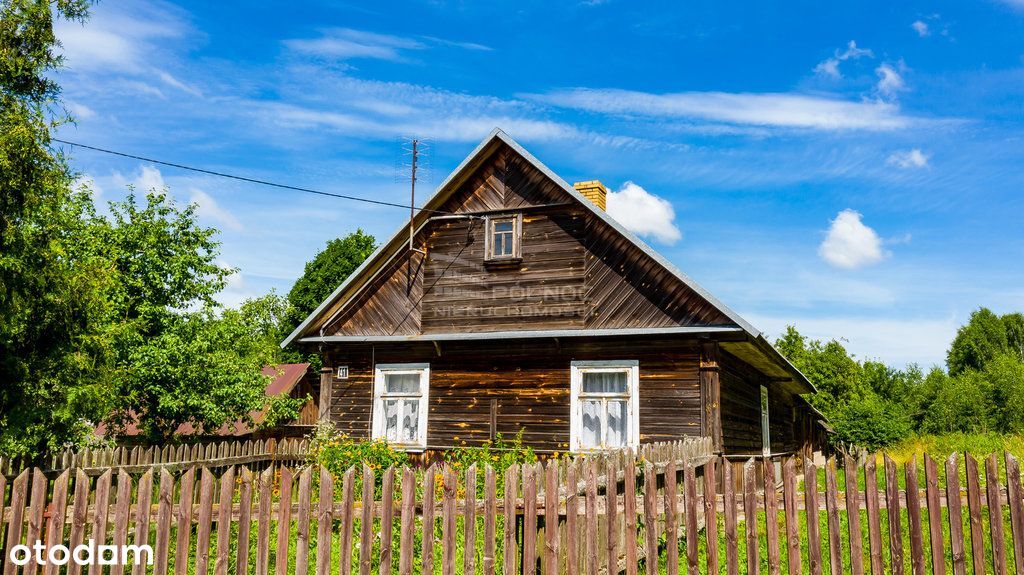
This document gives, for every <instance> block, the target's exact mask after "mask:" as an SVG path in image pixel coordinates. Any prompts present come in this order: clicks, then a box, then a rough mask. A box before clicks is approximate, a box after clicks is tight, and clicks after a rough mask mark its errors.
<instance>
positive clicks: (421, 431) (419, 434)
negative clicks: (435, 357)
mask: <svg viewBox="0 0 1024 575" xmlns="http://www.w3.org/2000/svg"><path fill="white" fill-rule="evenodd" d="M388 373H395V374H401V373H415V374H419V376H420V393H419V394H418V396H419V403H420V405H419V410H418V411H417V413H418V414H419V421H418V422H417V426H416V440H415V441H414V442H413V443H392V445H394V446H395V447H398V448H402V449H405V450H407V451H417V450H419V451H422V450H424V449H426V447H427V409H428V406H429V400H430V364H429V363H378V364H377V365H376V366H375V367H374V377H373V425H372V437H373V439H386V438H387V434H386V430H385V428H384V426H385V425H386V423H387V418H386V417H385V416H384V401H385V400H387V399H392V398H398V397H401V398H406V399H408V398H410V397H416V396H417V394H406V393H403V394H394V393H386V392H385V386H384V380H385V375H386V374H388Z"/></svg>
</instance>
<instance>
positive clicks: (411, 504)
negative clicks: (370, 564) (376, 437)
mask: <svg viewBox="0 0 1024 575" xmlns="http://www.w3.org/2000/svg"><path fill="white" fill-rule="evenodd" d="M401 521H402V526H401V529H400V530H399V535H398V537H399V539H398V541H399V544H398V549H399V558H398V572H399V573H400V574H401V575H412V555H413V548H412V544H413V537H414V534H415V531H414V528H415V526H416V475H415V474H414V473H413V470H412V469H409V468H408V467H403V468H402V515H401Z"/></svg>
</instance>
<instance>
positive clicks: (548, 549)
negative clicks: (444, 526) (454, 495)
mask: <svg viewBox="0 0 1024 575" xmlns="http://www.w3.org/2000/svg"><path fill="white" fill-rule="evenodd" d="M467 481H468V476H467ZM614 492H615V491H614V489H613V490H612V493H614ZM612 516H613V517H614V515H612ZM474 531H475V530H474ZM559 543H561V542H560V541H559V538H558V460H557V459H553V460H551V461H548V464H547V468H546V469H545V470H544V573H545V575H546V574H548V573H552V574H557V573H558V553H559ZM472 572H473V571H472V570H471V569H468V568H467V569H465V570H464V573H472Z"/></svg>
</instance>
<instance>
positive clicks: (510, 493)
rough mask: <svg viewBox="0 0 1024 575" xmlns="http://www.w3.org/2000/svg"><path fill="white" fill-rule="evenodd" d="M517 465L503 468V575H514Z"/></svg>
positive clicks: (515, 571) (515, 572)
mask: <svg viewBox="0 0 1024 575" xmlns="http://www.w3.org/2000/svg"><path fill="white" fill-rule="evenodd" d="M518 482H519V466H518V465H510V466H509V467H508V469H506V470H505V503H504V517H503V523H504V525H503V527H504V545H502V565H503V569H502V572H503V573H504V575H515V574H517V573H518V571H517V570H516V567H517V565H516V557H517V556H518V555H519V552H518V550H517V549H516V497H517V496H518V494H519V489H518V486H517V485H518Z"/></svg>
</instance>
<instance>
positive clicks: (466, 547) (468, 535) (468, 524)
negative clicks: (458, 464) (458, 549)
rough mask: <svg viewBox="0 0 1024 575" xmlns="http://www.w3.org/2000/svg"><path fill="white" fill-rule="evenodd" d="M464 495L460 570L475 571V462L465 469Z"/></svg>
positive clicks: (467, 572)
mask: <svg viewBox="0 0 1024 575" xmlns="http://www.w3.org/2000/svg"><path fill="white" fill-rule="evenodd" d="M465 477H466V497H465V501H464V508H463V514H462V534H463V535H462V537H463V538H462V540H463V547H462V572H463V573H464V574H466V575H471V574H472V573H474V572H475V571H476V464H475V463H474V464H472V465H470V466H469V468H468V469H466V475H465Z"/></svg>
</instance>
